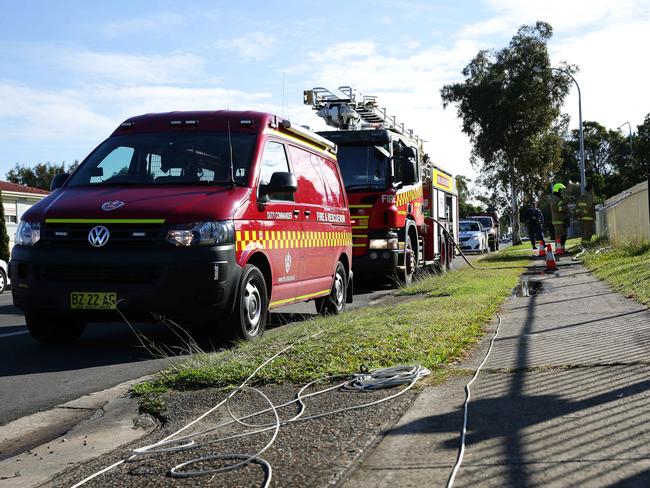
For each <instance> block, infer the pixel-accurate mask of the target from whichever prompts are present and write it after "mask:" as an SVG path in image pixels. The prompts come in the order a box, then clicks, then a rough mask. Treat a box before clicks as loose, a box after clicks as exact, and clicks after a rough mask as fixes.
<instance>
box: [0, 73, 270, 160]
mask: <svg viewBox="0 0 650 488" xmlns="http://www.w3.org/2000/svg"><path fill="white" fill-rule="evenodd" d="M269 99H270V95H269V94H267V93H250V92H244V91H239V90H228V89H223V88H179V87H175V86H157V85H139V86H119V85H101V86H100V85H87V86H80V87H78V88H76V89H65V90H60V91H52V90H36V89H33V88H29V87H26V86H23V85H20V84H16V83H11V82H0V146H5V145H7V144H11V145H13V146H20V147H28V146H30V147H32V148H33V149H32V152H31V154H32V157H34V158H35V159H36V160H44V161H45V160H57V161H58V160H67V161H72V160H74V159H80V158H82V157H84V156H85V155H86V154H87V153H88V152H89V151H90V150H91V149H92V148H93V147H94V146H96V145H97V144H98V143H99V142H101V141H102V140H103V139H105V138H106V137H108V136H109V135H110V134H111V132H112V131H113V130H114V129H115V128H116V127H117V125H118V124H119V123H120V122H122V121H123V120H124V119H126V118H127V117H129V116H133V115H139V114H143V113H150V112H167V111H172V110H211V109H214V110H217V109H224V108H229V109H233V110H235V109H247V110H255V109H256V110H261V111H273V107H272V106H271V104H270V102H269ZM53 148H57V149H58V153H57V154H56V155H53V154H52V149H53ZM34 154H35V155H36V156H34ZM30 162H33V161H30ZM11 163H13V161H8V160H6V158H5V159H4V160H3V161H2V162H1V164H2V165H3V167H2V171H6V170H7V169H8V166H9V165H10V164H11Z"/></svg>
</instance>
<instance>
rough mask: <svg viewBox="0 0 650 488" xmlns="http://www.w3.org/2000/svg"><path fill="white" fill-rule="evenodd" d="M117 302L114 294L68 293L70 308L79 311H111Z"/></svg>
mask: <svg viewBox="0 0 650 488" xmlns="http://www.w3.org/2000/svg"><path fill="white" fill-rule="evenodd" d="M116 302H117V293H114V292H86V291H73V292H71V293H70V308H74V309H81V310H113V309H114V308H115V303H116Z"/></svg>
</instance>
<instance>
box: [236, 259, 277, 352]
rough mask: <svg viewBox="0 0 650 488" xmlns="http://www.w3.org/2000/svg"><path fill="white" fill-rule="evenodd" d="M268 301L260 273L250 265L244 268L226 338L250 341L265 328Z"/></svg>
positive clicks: (258, 335) (264, 283)
mask: <svg viewBox="0 0 650 488" xmlns="http://www.w3.org/2000/svg"><path fill="white" fill-rule="evenodd" d="M268 313H269V299H268V294H267V291H266V282H265V281H264V275H262V272H261V271H260V270H259V269H258V268H257V267H256V266H253V265H252V264H247V265H246V266H244V271H243V272H242V276H241V280H240V282H239V292H238V294H237V298H236V302H235V309H234V310H233V312H232V314H231V317H230V324H229V330H228V337H229V338H233V339H244V340H246V341H252V340H255V339H257V338H258V337H260V336H261V335H262V334H263V333H264V329H265V328H266V318H267V316H268Z"/></svg>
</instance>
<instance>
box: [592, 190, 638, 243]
mask: <svg viewBox="0 0 650 488" xmlns="http://www.w3.org/2000/svg"><path fill="white" fill-rule="evenodd" d="M596 210H597V213H596V233H597V234H598V235H602V234H605V235H607V236H608V237H609V238H610V239H612V240H620V241H638V240H643V239H646V240H647V239H650V216H649V211H648V182H647V181H644V182H643V183H639V184H638V185H635V186H633V187H632V188H630V189H628V190H626V191H624V192H622V193H619V194H618V195H616V196H613V197H612V198H609V199H607V200H605V203H604V204H603V205H599V206H598V207H597V208H596Z"/></svg>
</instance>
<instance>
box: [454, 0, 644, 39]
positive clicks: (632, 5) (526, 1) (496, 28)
mask: <svg viewBox="0 0 650 488" xmlns="http://www.w3.org/2000/svg"><path fill="white" fill-rule="evenodd" d="M485 3H486V4H487V5H488V7H490V8H491V9H492V10H493V11H494V16H493V17H492V18H490V19H488V20H484V21H480V22H475V23H472V24H469V25H467V26H465V27H464V28H463V29H461V30H460V32H459V33H458V37H459V38H481V37H488V36H491V35H494V34H509V35H510V34H513V33H514V32H515V30H516V29H517V28H518V27H519V26H521V25H523V24H531V23H533V22H535V21H538V20H543V21H546V22H549V23H550V24H551V25H552V26H553V28H554V29H555V32H556V33H557V32H566V31H573V30H575V29H578V28H581V27H586V26H592V27H593V26H594V24H597V23H603V22H607V23H610V22H619V21H625V20H633V19H635V18H638V17H639V16H642V17H643V16H645V17H646V18H647V17H648V6H649V2H648V1H647V0H617V1H615V2H613V1H611V0H571V1H567V0H544V1H539V0H486V2H485Z"/></svg>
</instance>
